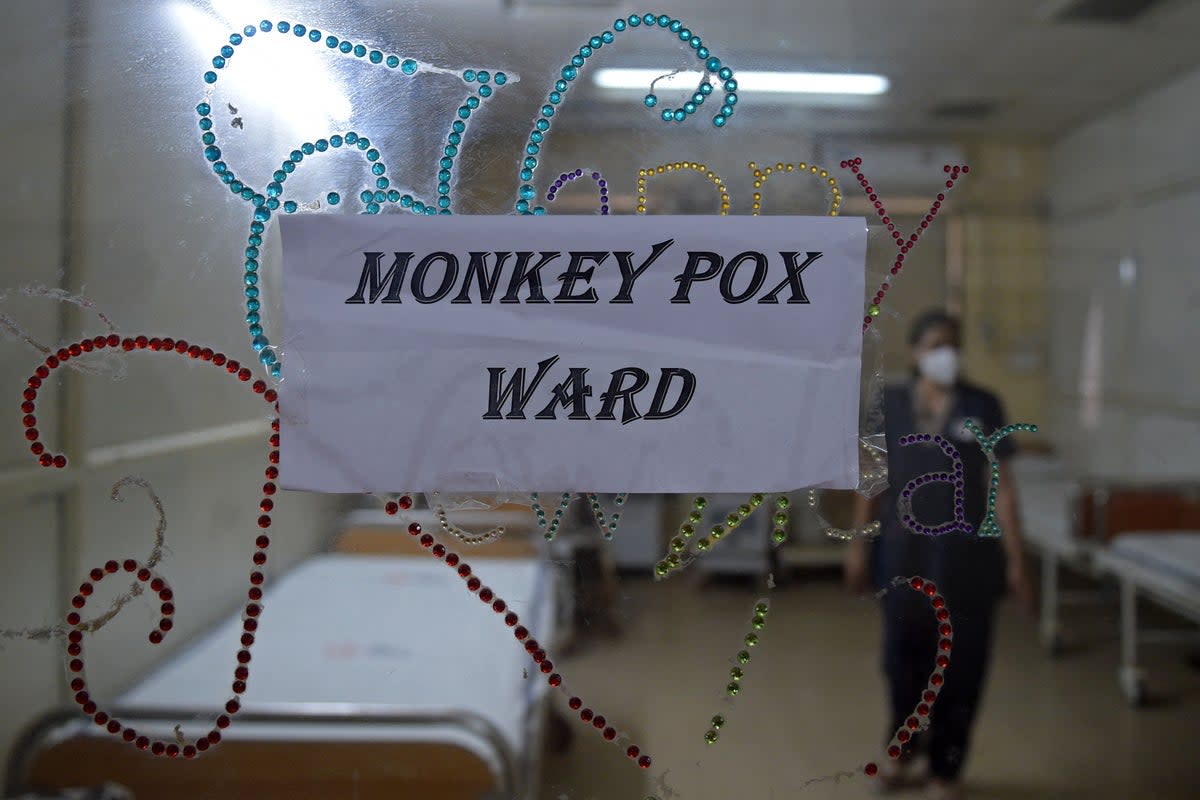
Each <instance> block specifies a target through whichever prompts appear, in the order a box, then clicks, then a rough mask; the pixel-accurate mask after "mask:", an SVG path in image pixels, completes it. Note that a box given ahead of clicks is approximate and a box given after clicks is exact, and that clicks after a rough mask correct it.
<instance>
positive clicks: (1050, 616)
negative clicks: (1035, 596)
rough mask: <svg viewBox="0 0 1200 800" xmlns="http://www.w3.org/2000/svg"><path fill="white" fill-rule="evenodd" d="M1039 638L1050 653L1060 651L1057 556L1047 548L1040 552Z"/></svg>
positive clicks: (1054, 653)
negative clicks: (1040, 600) (1040, 608)
mask: <svg viewBox="0 0 1200 800" xmlns="http://www.w3.org/2000/svg"><path fill="white" fill-rule="evenodd" d="M1041 639H1042V646H1043V647H1045V648H1046V650H1047V651H1048V652H1049V653H1050V655H1052V656H1054V655H1058V654H1059V653H1060V652H1061V651H1062V635H1061V633H1060V632H1059V629H1058V557H1057V556H1055V555H1054V553H1052V552H1050V551H1049V550H1045V551H1043V553H1042V612H1041Z"/></svg>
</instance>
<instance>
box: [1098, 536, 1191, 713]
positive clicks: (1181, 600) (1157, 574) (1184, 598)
mask: <svg viewBox="0 0 1200 800" xmlns="http://www.w3.org/2000/svg"><path fill="white" fill-rule="evenodd" d="M1147 532H1148V531H1147ZM1133 533H1138V531H1135V532H1133ZM1127 535H1128V534H1127ZM1178 535H1180V536H1186V535H1194V536H1200V531H1189V532H1182V531H1181V532H1179V533H1178ZM1096 566H1097V568H1098V569H1100V570H1101V571H1103V572H1104V573H1105V574H1107V575H1109V576H1111V577H1113V578H1114V579H1115V580H1116V581H1117V584H1118V585H1119V586H1120V589H1121V666H1120V670H1119V671H1118V673H1117V678H1118V681H1119V683H1120V686H1121V691H1122V692H1123V693H1124V695H1125V698H1126V699H1127V700H1128V701H1129V702H1130V703H1131V704H1132V705H1135V706H1136V705H1142V704H1143V703H1144V702H1145V701H1146V676H1145V673H1144V672H1143V670H1142V669H1141V668H1140V667H1139V666H1138V645H1139V644H1168V643H1170V644H1177V643H1183V642H1190V643H1200V632H1196V631H1190V632H1189V631H1181V630H1178V629H1174V630H1144V629H1139V628H1138V597H1139V596H1145V597H1146V598H1148V599H1149V600H1151V601H1152V602H1154V603H1155V604H1157V605H1159V606H1162V607H1163V608H1166V609H1167V610H1169V611H1172V612H1174V613H1176V614H1178V615H1179V616H1181V617H1184V618H1186V619H1189V620H1191V621H1192V622H1194V623H1196V624H1198V625H1200V592H1197V590H1196V588H1195V587H1194V586H1192V585H1190V584H1188V583H1187V582H1186V581H1184V580H1180V579H1179V578H1177V577H1175V576H1173V575H1168V574H1164V573H1163V572H1161V571H1159V570H1156V569H1153V568H1151V567H1149V566H1147V565H1145V564H1140V563H1138V562H1137V561H1134V560H1133V559H1130V558H1126V557H1125V556H1124V555H1122V554H1121V553H1120V552H1119V551H1115V550H1113V551H1102V552H1100V553H1098V554H1097V556H1096Z"/></svg>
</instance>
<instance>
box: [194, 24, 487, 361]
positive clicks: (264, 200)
mask: <svg viewBox="0 0 1200 800" xmlns="http://www.w3.org/2000/svg"><path fill="white" fill-rule="evenodd" d="M258 31H262V32H263V33H270V32H271V31H277V32H278V33H281V34H287V33H291V34H292V35H294V36H295V37H296V38H299V39H303V38H305V37H307V39H308V41H309V42H311V43H313V44H317V45H324V49H325V50H332V51H335V52H339V53H342V54H345V55H352V56H353V57H355V58H365V59H366V60H367V61H368V62H369V63H370V64H372V65H376V66H381V67H386V68H387V69H397V68H398V69H399V70H400V72H401V73H403V74H404V75H409V76H411V75H415V74H417V73H418V72H420V71H421V64H420V63H419V62H417V61H416V60H415V59H412V58H406V59H403V60H402V59H401V58H400V57H399V56H397V55H385V54H384V52H383V51H382V50H377V49H369V48H368V47H367V45H365V44H354V43H353V42H350V41H347V40H344V39H339V38H338V37H336V36H332V35H330V36H324V35H323V34H322V33H321V31H319V30H316V29H311V30H310V29H309V28H307V27H306V26H305V25H302V24H300V23H292V22H289V21H287V20H280V21H279V22H277V23H272V22H271V21H269V20H262V21H261V22H260V23H259V24H258V25H257V26H254V25H247V26H246V27H245V28H243V29H242V32H241V33H240V34H239V33H233V34H231V35H230V36H229V44H227V45H223V46H222V47H221V49H220V52H219V53H218V55H216V56H214V57H213V59H212V66H213V67H214V68H215V69H213V70H209V71H207V72H205V73H204V75H203V79H204V82H205V83H207V84H210V85H211V84H215V83H216V82H217V80H218V77H219V76H218V73H217V72H216V71H215V70H220V69H225V68H228V65H229V59H230V58H232V57H233V55H234V53H235V49H234V48H236V47H238V46H240V45H242V44H243V43H247V42H248V40H249V39H251V38H252V37H253V36H254V35H255V34H256V33H257V32H258ZM462 78H463V81H464V82H467V83H473V82H476V81H477V82H478V84H479V86H478V90H477V91H478V94H477V95H476V94H471V95H468V96H467V97H466V98H465V99H464V101H463V105H462V106H461V107H460V108H459V110H458V117H459V118H458V119H455V120H454V123H453V126H452V130H451V132H450V133H449V134H448V135H447V138H446V145H445V147H444V150H443V152H444V154H445V157H444V158H442V159H441V161H440V162H439V166H440V167H441V171H440V172H439V173H438V186H437V193H438V197H437V200H436V201H434V202H429V203H426V202H424V201H421V200H414V199H413V198H412V197H411V196H410V195H401V193H400V192H399V191H397V190H395V189H390V181H389V179H388V178H387V177H385V172H386V170H387V167H386V166H385V164H384V161H383V159H382V155H381V153H380V151H379V150H378V149H375V148H372V147H371V146H370V140H369V139H368V138H367V137H365V136H359V135H358V134H357V133H355V132H354V131H349V132H346V133H345V134H333V135H331V136H330V137H329V138H328V139H324V138H322V139H317V140H316V142H315V143H314V142H304V143H303V144H301V145H300V147H299V148H298V149H296V150H292V151H291V153H289V155H288V157H287V159H286V160H285V161H283V163H282V164H281V165H280V168H279V169H277V170H275V172H274V173H273V174H272V176H271V181H270V183H268V184H267V186H266V188H265V189H264V190H263V191H262V192H255V191H254V190H253V189H251V188H250V187H248V186H246V185H245V184H244V183H243V182H242V181H240V180H238V179H237V176H236V175H235V174H234V171H233V170H232V169H231V168H230V167H229V165H228V164H226V163H225V162H224V161H221V160H220V158H221V150H220V148H219V147H218V146H217V140H216V133H215V132H214V126H213V121H212V118H211V116H210V115H211V114H212V106H211V105H210V104H209V103H208V102H207V101H206V102H201V103H200V104H198V105H197V106H196V113H197V114H198V115H199V116H200V122H199V127H200V130H201V142H202V144H203V146H204V151H203V153H204V157H205V159H206V160H208V161H210V162H213V172H214V174H216V175H217V176H218V177H219V178H220V180H221V182H222V183H223V184H225V185H226V186H228V187H229V189H230V191H231V192H232V193H233V194H234V195H235V196H238V197H240V198H241V199H243V200H246V201H248V202H250V203H251V205H252V207H253V211H252V216H251V223H250V236H249V238H248V240H247V241H248V244H249V248H248V250H247V259H246V263H245V270H244V273H243V276H242V277H243V284H244V287H245V289H244V292H243V293H244V294H245V296H246V298H247V302H246V308H247V311H248V312H249V313H248V314H247V320H246V322H247V326H248V331H249V333H250V335H251V346H252V347H253V348H254V350H255V351H256V352H258V354H259V361H261V362H262V364H263V365H264V366H265V367H266V368H267V370H268V372H269V373H270V374H271V376H272V377H276V378H278V377H280V375H281V374H282V364H281V363H280V361H279V359H278V357H277V356H276V354H275V352H274V350H273V348H271V345H270V341H269V340H268V339H267V337H266V336H265V335H264V334H263V332H262V331H263V329H262V325H261V316H260V314H259V313H258V312H259V308H260V300H259V299H258V297H259V288H258V285H257V284H258V274H257V273H258V269H259V263H258V260H257V256H258V252H259V247H260V246H261V244H262V233H263V231H264V229H265V223H266V222H268V221H269V220H270V218H271V212H272V211H276V210H278V209H281V208H282V210H283V212H284V213H287V214H294V213H296V212H297V211H299V210H300V205H299V204H298V203H297V202H296V201H294V200H283V201H281V200H280V197H281V196H282V195H283V193H284V187H285V182H286V180H287V177H288V176H289V175H291V174H292V173H293V172H295V171H296V167H297V166H298V165H300V164H301V163H302V162H303V161H304V159H305V157H306V156H312V155H314V154H316V153H324V152H326V151H328V150H329V149H334V150H336V149H339V148H341V147H342V146H343V145H351V146H355V145H356V146H357V148H358V150H359V151H361V152H363V153H364V154H365V158H366V159H367V161H368V163H370V164H371V174H372V175H373V176H374V177H375V189H374V190H364V191H363V192H362V193H361V194H360V195H359V199H360V200H361V202H362V205H363V210H364V212H365V213H367V214H378V213H380V212H381V210H382V207H383V204H385V203H393V204H398V205H399V206H400V207H402V208H406V209H409V210H410V211H411V212H412V213H414V214H420V215H425V216H430V215H433V214H437V213H442V214H449V213H451V206H452V202H451V186H452V181H451V170H452V169H453V165H454V157H455V156H457V155H458V152H459V145H460V144H461V141H462V133H463V132H464V130H465V129H466V124H465V122H464V120H467V119H468V118H469V117H470V116H471V112H472V110H474V109H477V108H479V107H480V106H481V104H482V102H483V101H484V100H486V99H487V98H488V97H491V96H492V94H493V87H494V86H503V85H505V84H506V83H507V82H508V76H507V75H506V74H505V73H503V72H494V73H493V72H489V71H487V70H466V71H464V72H463V74H462ZM484 84H487V85H484ZM385 190H387V191H385ZM325 201H326V203H327V204H328V205H329V206H336V205H338V204H340V203H341V195H340V194H339V193H338V192H327V193H326V195H325ZM251 250H252V251H253V256H251V254H250V251H251Z"/></svg>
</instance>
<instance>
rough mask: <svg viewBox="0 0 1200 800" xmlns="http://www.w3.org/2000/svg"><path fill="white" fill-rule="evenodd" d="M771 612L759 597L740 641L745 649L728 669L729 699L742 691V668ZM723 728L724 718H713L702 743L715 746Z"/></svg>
mask: <svg viewBox="0 0 1200 800" xmlns="http://www.w3.org/2000/svg"><path fill="white" fill-rule="evenodd" d="M770 610H771V604H770V603H769V602H768V601H767V598H765V597H760V598H759V599H758V600H757V601H756V602H755V603H754V614H753V616H751V618H750V627H751V629H752V630H751V631H750V632H749V633H747V634H746V635H745V637H743V639H742V643H743V644H745V648H743V649H742V650H739V651H738V652H737V655H735V656H734V657H733V660H734V662H735V663H734V665H733V666H732V667H730V668H729V683H728V684H726V686H725V693H726V694H727V695H729V696H730V697H736V696H737V694H738V692H740V691H741V690H742V678H744V677H745V675H746V673H745V671H744V670H743V669H742V667H744V666H746V665H747V664H749V663H750V649H751V648H754V647H757V646H758V632H759V631H761V630H762V629H763V628H764V627H766V624H767V612H769V611H770ZM724 726H725V718H724V717H722V716H721V715H720V714H716V715H714V716H713V718H712V719H711V720H709V728H708V730H707V731H705V733H704V741H705V743H706V744H716V743H717V739H719V738H720V730H721V728H723V727H724Z"/></svg>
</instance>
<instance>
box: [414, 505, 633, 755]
mask: <svg viewBox="0 0 1200 800" xmlns="http://www.w3.org/2000/svg"><path fill="white" fill-rule="evenodd" d="M408 532H409V534H410V535H412V536H413V537H416V538H417V542H418V543H419V544H420V545H421V546H422V547H424V548H425V549H426V550H428V551H429V552H430V554H431V555H432V556H433V557H434V558H436V559H438V560H439V561H442V562H444V563H445V564H446V566H448V567H450V568H451V569H454V570H455V572H457V573H458V577H460V578H462V579H463V580H464V581H465V583H466V587H467V590H468V591H469V592H471V593H472V594H475V595H477V596H478V597H479V599H480V601H481V602H483V603H485V604H488V605H490V606H491V609H492V611H494V612H495V613H497V614H503V615H504V624H505V625H507V626H508V627H509V628H512V631H513V638H515V639H516V640H517V641H518V642H520V643H521V645H522V646H523V647H524V649H525V652H526V653H528V654H529V657H530V658H531V659H532V660H533V663H534V665H535V666H536V667H537V669H538V671H539V672H540V673H542V674H543V675H546V676H547V677H546V682H547V683H548V684H550V686H551V687H552V688H554V689H557V690H558V691H559V692H560V693H562V694H563V695H565V696H567V697H568V698H569V699H568V700H567V706H568V707H569V708H570V709H571V710H572V711H577V712H579V719H580V720H581V721H582V722H584V723H586V724H589V725H590V726H591V727H592V728H594V729H595V730H596V731H597V732H598V733H599V734H600V736H601V737H602V738H603V739H604V741H606V742H612V743H614V744H615V745H617V746H618V747H623V748H624V749H625V755H626V756H627V757H628V758H629V759H630V760H632V761H634V762H636V763H637V765H638V766H639V767H641V768H642V769H649V768H650V764H651V763H652V760H651V758H650V756H648V755H646V754H644V753H643V752H642V751H641V748H640V747H638V746H637V745H636V744H634V743H633V740H632V739H631V738H630V737H629V736H628V735H627V734H625V733H623V732H621V731H618V730H617V728H616V727H614V726H612V725H609V724H608V720H607V719H605V718H604V717H603V716H601V715H599V714H597V713H595V712H594V711H593V710H592V709H591V708H587V707H584V705H583V700H582V699H580V698H579V697H578V696H576V695H573V694H571V693H570V692H569V691H568V690H567V687H566V684H565V683H564V681H563V677H562V675H560V674H559V673H557V672H555V671H554V662H553V661H551V660H550V657H549V655H547V653H546V650H545V649H544V648H543V647H542V646H541V645H540V644H539V643H538V641H537V639H535V638H533V636H532V634H531V633H530V632H529V629H528V628H526V627H525V626H524V625H521V624H520V622H521V620H520V617H518V616H517V613H516V612H515V611H512V610H511V609H510V608H509V606H508V604H507V603H506V602H505V601H504V599H503V598H501V597H499V596H498V595H497V594H496V593H495V592H494V591H492V590H491V589H490V588H488V587H487V586H485V585H484V584H483V581H482V580H480V578H479V577H478V576H477V575H475V574H474V573H473V570H472V569H471V565H470V564H467V563H466V562H464V561H463V560H462V557H461V556H459V555H458V554H457V553H454V552H451V551H449V550H447V549H446V547H445V545H443V544H440V543H439V542H438V541H437V540H436V539H435V538H434V537H433V536H432V535H430V534H428V533H425V532H423V531H422V530H421V526H420V524H418V523H416V522H414V523H412V524H411V525H409V526H408Z"/></svg>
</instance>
